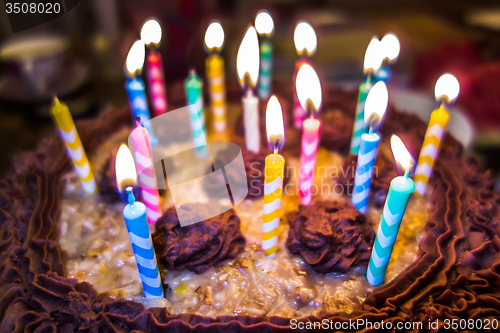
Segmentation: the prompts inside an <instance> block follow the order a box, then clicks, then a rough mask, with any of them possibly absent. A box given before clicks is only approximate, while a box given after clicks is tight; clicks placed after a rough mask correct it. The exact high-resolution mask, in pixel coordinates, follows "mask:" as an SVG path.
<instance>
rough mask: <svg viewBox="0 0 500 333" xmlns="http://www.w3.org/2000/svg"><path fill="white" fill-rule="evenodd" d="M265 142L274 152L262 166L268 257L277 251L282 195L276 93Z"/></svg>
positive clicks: (281, 130)
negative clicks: (263, 166)
mask: <svg viewBox="0 0 500 333" xmlns="http://www.w3.org/2000/svg"><path fill="white" fill-rule="evenodd" d="M266 131H267V144H268V146H269V149H270V150H271V151H272V152H273V153H272V154H270V155H268V156H267V157H266V164H265V168H264V224H263V228H262V248H263V249H264V253H265V254H266V256H268V257H274V256H276V252H277V251H278V237H279V235H278V230H279V226H280V218H281V197H282V193H283V176H284V169H285V159H284V158H283V156H281V155H280V154H279V151H280V150H281V148H283V145H284V143H285V127H284V125H283V113H282V111H281V105H280V102H279V101H278V99H277V98H276V96H274V95H273V96H271V98H270V99H269V102H268V103H267V110H266Z"/></svg>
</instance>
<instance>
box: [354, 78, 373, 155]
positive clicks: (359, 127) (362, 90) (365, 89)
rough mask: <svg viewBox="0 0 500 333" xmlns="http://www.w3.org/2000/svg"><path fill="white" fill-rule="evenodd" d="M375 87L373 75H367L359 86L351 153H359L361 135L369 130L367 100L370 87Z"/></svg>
mask: <svg viewBox="0 0 500 333" xmlns="http://www.w3.org/2000/svg"><path fill="white" fill-rule="evenodd" d="M372 87H373V85H372V81H371V75H370V74H369V75H367V76H366V80H365V82H363V84H361V85H360V86H359V93H358V103H357V104H356V115H355V116H354V125H353V129H352V138H351V154H354V155H357V154H358V153H359V147H360V145H361V135H363V134H365V133H367V132H368V124H367V123H366V122H365V102H366V98H367V97H368V93H369V92H370V89H371V88H372Z"/></svg>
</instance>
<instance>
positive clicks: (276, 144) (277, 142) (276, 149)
mask: <svg viewBox="0 0 500 333" xmlns="http://www.w3.org/2000/svg"><path fill="white" fill-rule="evenodd" d="M279 144H280V139H276V141H274V153H275V154H277V153H278V147H279Z"/></svg>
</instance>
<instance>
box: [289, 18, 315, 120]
mask: <svg viewBox="0 0 500 333" xmlns="http://www.w3.org/2000/svg"><path fill="white" fill-rule="evenodd" d="M293 41H294V43H295V50H296V51H297V54H298V56H299V59H298V60H297V62H296V63H295V74H294V80H295V84H297V73H298V72H299V69H300V67H302V65H304V64H309V65H311V61H310V58H311V57H312V56H313V55H314V53H316V47H317V45H318V39H317V37H316V32H314V29H313V27H312V26H311V25H310V24H309V23H308V22H306V21H300V22H299V23H297V26H296V27H295V31H294V33H293ZM306 117H307V115H306V110H304V108H303V107H302V105H301V103H300V102H299V99H298V96H297V91H296V90H295V91H294V94H293V124H294V127H295V128H302V124H303V122H304V119H305V118H306Z"/></svg>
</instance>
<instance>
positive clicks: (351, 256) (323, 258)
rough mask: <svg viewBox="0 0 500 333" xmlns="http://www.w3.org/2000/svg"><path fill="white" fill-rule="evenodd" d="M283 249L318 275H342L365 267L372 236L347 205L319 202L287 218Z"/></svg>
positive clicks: (300, 209)
mask: <svg viewBox="0 0 500 333" xmlns="http://www.w3.org/2000/svg"><path fill="white" fill-rule="evenodd" d="M288 223H289V224H290V230H289V231H288V238H287V240H286V247H287V248H288V250H290V252H292V253H293V254H300V255H302V257H303V258H304V260H305V261H306V262H307V263H308V264H309V265H310V266H311V267H312V268H313V269H314V270H315V271H316V272H318V273H331V272H339V273H346V272H347V271H348V270H349V269H350V268H351V267H355V266H359V265H366V264H368V261H369V260H370V254H371V249H372V244H373V241H374V240H375V232H374V231H373V226H371V225H370V224H369V223H367V222H366V220H365V217H364V215H363V214H361V213H360V212H358V210H357V209H356V208H355V207H354V206H353V205H351V204H349V203H346V202H339V201H320V202H316V203H314V204H313V205H311V206H300V207H299V210H298V211H295V212H291V213H289V214H288Z"/></svg>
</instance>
